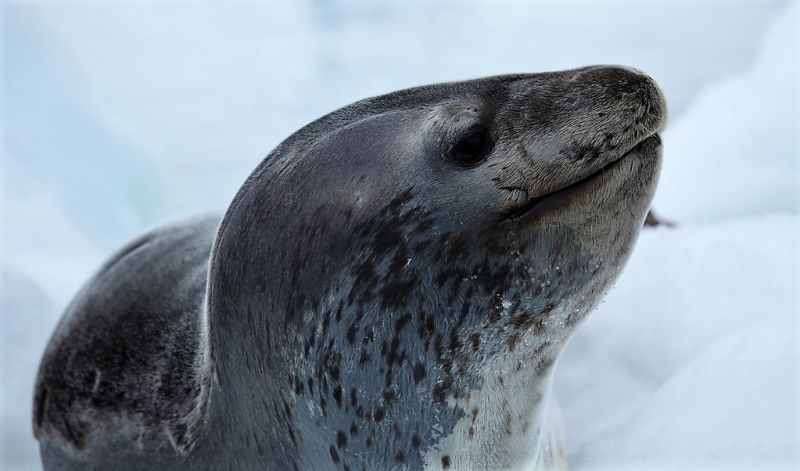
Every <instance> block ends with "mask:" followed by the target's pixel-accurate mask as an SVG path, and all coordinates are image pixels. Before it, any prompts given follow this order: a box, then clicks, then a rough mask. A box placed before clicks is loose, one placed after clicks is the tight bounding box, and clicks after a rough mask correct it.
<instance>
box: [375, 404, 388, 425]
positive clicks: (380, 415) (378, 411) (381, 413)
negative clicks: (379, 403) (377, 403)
mask: <svg viewBox="0 0 800 471" xmlns="http://www.w3.org/2000/svg"><path fill="white" fill-rule="evenodd" d="M385 415H386V411H385V410H384V409H383V407H378V408H377V409H375V413H374V414H373V419H374V420H375V422H380V421H382V420H383V417H384V416H385Z"/></svg>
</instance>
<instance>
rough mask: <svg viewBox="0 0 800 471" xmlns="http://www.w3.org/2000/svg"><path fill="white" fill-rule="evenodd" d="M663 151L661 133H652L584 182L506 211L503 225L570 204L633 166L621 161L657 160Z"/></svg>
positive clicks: (502, 216)
mask: <svg viewBox="0 0 800 471" xmlns="http://www.w3.org/2000/svg"><path fill="white" fill-rule="evenodd" d="M660 149H661V136H659V135H658V134H657V133H655V134H651V135H650V136H648V137H646V138H645V139H643V140H642V141H640V142H639V143H638V144H636V145H635V146H633V148H631V149H630V150H629V151H627V152H625V153H623V154H621V155H620V157H619V158H617V159H615V160H613V161H611V162H609V163H608V164H607V165H605V166H603V167H601V168H600V169H598V170H597V171H595V172H594V173H592V174H590V175H588V176H586V177H584V178H583V179H581V180H578V181H576V182H573V183H571V184H569V185H567V186H565V187H563V188H560V189H558V190H556V191H553V192H551V193H548V194H546V195H542V196H537V197H534V198H530V199H528V200H527V201H526V202H525V203H524V204H522V205H521V206H517V207H515V208H511V209H509V210H508V211H505V212H504V213H503V214H502V215H501V217H500V222H505V221H519V220H529V219H535V218H536V217H537V216H538V215H541V214H544V213H546V212H548V211H550V210H552V209H555V208H558V207H561V206H564V205H566V204H569V202H571V201H572V200H573V199H575V198H576V197H577V196H578V195H582V194H584V193H586V192H588V191H592V190H594V189H595V188H597V187H598V186H600V185H602V182H601V180H607V179H608V177H609V176H610V175H612V174H614V173H616V172H619V171H625V170H623V168H625V169H629V168H630V166H622V165H620V163H621V162H623V161H625V160H627V159H628V158H636V157H638V158H640V159H650V158H656V157H657V156H658V155H659V151H660ZM633 156H636V157H633ZM636 167H638V166H636ZM628 171H630V170H628Z"/></svg>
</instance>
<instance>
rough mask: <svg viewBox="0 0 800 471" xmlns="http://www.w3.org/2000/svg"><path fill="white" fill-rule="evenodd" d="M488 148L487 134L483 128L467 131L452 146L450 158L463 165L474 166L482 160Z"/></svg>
mask: <svg viewBox="0 0 800 471" xmlns="http://www.w3.org/2000/svg"><path fill="white" fill-rule="evenodd" d="M488 147H489V132H488V131H487V130H486V128H484V127H483V126H478V127H475V128H472V129H470V130H469V131H467V132H466V133H465V134H464V135H463V136H462V137H461V139H459V140H458V142H457V143H456V145H455V146H453V150H452V157H453V159H454V160H455V161H457V162H459V163H461V164H464V165H475V164H477V163H478V162H480V161H481V160H483V158H484V156H485V155H486V150H487V149H488Z"/></svg>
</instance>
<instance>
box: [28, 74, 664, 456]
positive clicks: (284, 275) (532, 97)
mask: <svg viewBox="0 0 800 471" xmlns="http://www.w3.org/2000/svg"><path fill="white" fill-rule="evenodd" d="M665 119H666V105H665V101H664V97H663V95H662V93H661V92H660V91H659V89H658V87H657V85H656V84H655V82H654V81H653V80H652V79H651V78H650V77H648V76H647V75H645V74H643V73H641V72H639V71H637V70H634V69H629V68H625V67H619V66H591V67H584V68H580V69H575V70H567V71H560V72H548V73H537V74H519V75H505V76H496V77H489V78H483V79H478V80H471V81H464V82H456V83H444V84H437V85H429V86H422V87H418V88H412V89H408V90H402V91H398V92H394V93H390V94H388V95H383V96H378V97H374V98H369V99H366V100H363V101H359V102H356V103H354V104H352V105H350V106H346V107H344V108H342V109H340V110H338V111H335V112H333V113H331V114H328V115H326V116H324V117H322V118H320V119H318V120H316V121H314V122H312V123H311V124H308V125H307V126H305V127H303V128H302V129H300V130H299V131H297V132H296V133H294V134H293V135H291V136H290V137H289V138H287V139H286V140H285V141H283V142H282V143H281V144H280V145H278V146H277V148H275V149H274V150H273V151H272V152H271V153H270V154H269V155H268V156H267V158H266V159H265V160H264V161H263V162H262V163H261V164H260V165H259V166H258V167H257V168H256V169H255V171H254V172H253V173H252V174H251V175H250V177H249V178H248V179H247V181H246V182H245V183H244V185H243V186H242V187H241V189H240V190H239V192H238V194H237V195H236V196H235V198H234V199H233V201H232V203H231V204H230V206H229V208H228V209H227V211H226V213H225V214H224V216H223V217H222V218H221V219H219V218H217V217H204V218H198V219H194V220H190V221H184V222H182V223H177V224H173V225H169V226H166V227H162V228H159V229H156V230H154V231H152V232H150V233H148V234H146V235H144V236H142V237H140V238H139V239H137V240H135V241H133V242H132V243H130V244H129V245H128V246H126V247H124V248H123V249H122V250H121V251H120V252H119V253H117V254H116V255H114V256H113V257H112V258H111V260H109V261H108V262H106V263H105V264H104V265H103V266H102V267H101V268H100V269H99V271H98V272H97V273H96V274H95V275H94V277H93V278H92V279H91V280H90V281H88V283H87V284H86V285H85V286H84V287H83V288H82V289H81V291H80V292H79V293H78V294H77V296H76V297H75V299H74V300H73V301H72V303H71V304H70V305H69V307H68V308H67V310H66V312H65V314H64V316H63V318H62V319H61V321H60V323H59V324H58V326H57V327H56V330H55V332H54V333H53V335H52V338H51V340H50V342H49V344H48V346H47V348H46V351H45V353H44V357H43V359H42V363H41V366H40V370H39V374H38V378H37V383H36V387H35V394H34V401H33V402H34V412H33V425H34V433H35V436H36V437H37V439H38V440H39V442H40V450H41V456H42V461H43V464H44V467H45V469H47V470H72V469H87V468H91V469H116V470H138V469H176V470H182V469H193V470H194V469H196V470H212V469H214V470H216V469H235V470H251V469H253V470H254V469H295V470H299V469H314V470H320V469H345V470H357V469H506V468H519V467H521V466H531V465H535V466H538V467H539V468H543V469H547V468H558V467H563V465H564V457H563V453H564V448H563V444H562V443H561V432H560V430H559V427H558V423H557V421H554V420H551V418H552V417H556V416H557V411H556V410H555V408H554V407H553V406H552V405H553V404H554V398H552V397H551V394H550V389H551V381H552V376H553V369H554V365H555V363H556V360H557V358H558V354H559V352H560V351H561V349H562V348H563V346H564V344H565V342H566V341H567V339H568V338H569V337H570V335H571V333H572V332H573V331H574V329H575V328H576V326H577V325H578V324H579V323H580V322H581V320H582V319H583V318H584V317H585V316H586V315H587V313H588V312H589V311H591V310H592V308H593V307H594V306H595V305H596V304H597V303H598V302H599V301H600V299H601V298H602V296H603V295H604V293H605V292H606V291H607V289H608V288H609V287H610V285H611V284H612V283H613V281H614V280H615V278H616V277H617V276H618V274H619V272H620V269H621V267H622V265H623V264H624V262H625V260H626V259H627V257H628V255H629V253H630V252H631V250H632V247H633V244H634V242H635V240H636V238H637V235H638V233H639V231H640V229H641V227H642V224H643V221H644V219H645V215H646V213H647V211H648V208H649V205H650V202H651V199H652V197H653V193H654V191H655V187H656V181H657V177H658V173H659V168H660V163H661V141H660V138H659V137H658V134H657V132H658V131H659V130H660V129H661V128H662V127H663V125H664V123H665Z"/></svg>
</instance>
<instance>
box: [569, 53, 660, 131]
mask: <svg viewBox="0 0 800 471" xmlns="http://www.w3.org/2000/svg"><path fill="white" fill-rule="evenodd" d="M570 81H571V83H573V84H574V85H576V86H578V87H586V88H587V89H595V90H596V91H600V92H601V93H599V94H598V95H597V96H596V98H598V99H601V100H611V101H615V102H617V103H618V107H619V111H620V114H621V115H623V116H624V115H625V114H626V112H628V113H631V114H632V115H633V116H632V117H633V119H634V124H635V125H638V126H641V127H642V128H644V131H645V133H646V135H644V136H642V137H643V138H646V137H649V136H650V135H652V134H655V133H657V132H658V131H660V130H661V129H662V128H663V127H664V124H665V123H666V117H667V102H666V100H665V98H664V94H663V92H662V91H661V89H660V88H659V87H658V84H656V81H655V80H653V78H652V77H650V76H649V75H647V74H645V73H644V72H642V71H640V70H638V69H635V68H633V67H626V66H619V65H611V66H606V65H598V66H591V67H586V68H584V69H579V70H578V71H577V72H576V73H575V75H574V77H572V79H571V80H570ZM598 88H599V90H597V89H598ZM596 91H593V92H591V93H592V94H594V93H596Z"/></svg>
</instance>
